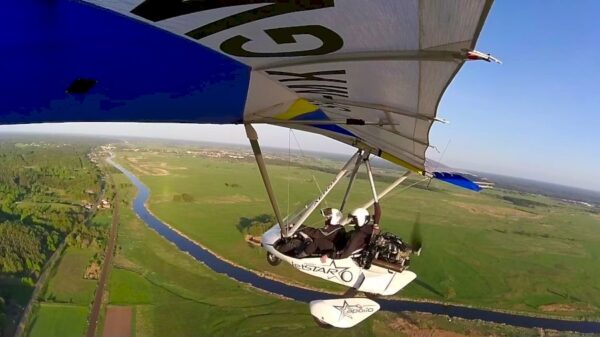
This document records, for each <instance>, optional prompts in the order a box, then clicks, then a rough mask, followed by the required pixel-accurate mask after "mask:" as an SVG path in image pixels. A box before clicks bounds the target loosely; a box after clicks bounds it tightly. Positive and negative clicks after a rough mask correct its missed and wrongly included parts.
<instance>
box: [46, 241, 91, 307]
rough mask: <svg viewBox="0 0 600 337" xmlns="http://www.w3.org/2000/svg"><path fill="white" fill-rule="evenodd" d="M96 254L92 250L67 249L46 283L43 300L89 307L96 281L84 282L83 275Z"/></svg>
mask: <svg viewBox="0 0 600 337" xmlns="http://www.w3.org/2000/svg"><path fill="white" fill-rule="evenodd" d="M96 252H97V250H96V249H92V248H78V247H68V248H67V249H66V250H65V252H64V253H63V256H62V257H61V260H60V261H59V264H58V266H57V267H56V270H55V272H54V274H53V275H52V277H51V278H50V281H49V282H48V288H47V289H46V292H45V294H44V298H45V299H46V300H49V301H53V302H58V303H75V304H81V305H86V306H87V305H89V304H90V303H91V302H92V299H93V296H94V291H95V290H96V284H97V281H96V280H86V279H84V278H83V275H84V272H85V269H86V267H87V266H88V264H89V261H90V259H91V258H92V256H94V254H95V253H96Z"/></svg>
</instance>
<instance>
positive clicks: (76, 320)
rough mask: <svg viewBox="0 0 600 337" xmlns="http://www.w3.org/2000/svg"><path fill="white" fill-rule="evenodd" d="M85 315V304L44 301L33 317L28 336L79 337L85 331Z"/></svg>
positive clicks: (86, 313)
mask: <svg viewBox="0 0 600 337" xmlns="http://www.w3.org/2000/svg"><path fill="white" fill-rule="evenodd" d="M87 315H88V307H87V306H80V305H70V304H49V303H44V304H42V305H40V307H39V310H38V311H37V313H36V314H35V316H34V317H33V325H32V327H31V331H30V333H29V336H30V337H81V336H83V334H84V332H85V327H86V322H87Z"/></svg>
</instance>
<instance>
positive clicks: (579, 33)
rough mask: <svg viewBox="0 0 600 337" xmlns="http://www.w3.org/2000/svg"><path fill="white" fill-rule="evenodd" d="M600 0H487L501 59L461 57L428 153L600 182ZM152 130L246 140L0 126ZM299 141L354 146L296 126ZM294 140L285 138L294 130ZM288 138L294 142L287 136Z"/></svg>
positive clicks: (566, 181) (268, 137)
mask: <svg viewBox="0 0 600 337" xmlns="http://www.w3.org/2000/svg"><path fill="white" fill-rule="evenodd" d="M598 13H600V1H595V0H578V1H566V0H562V1H551V0H530V1H508V0H498V1H496V2H495V3H494V5H493V7H492V9H491V11H490V13H489V15H488V18H487V21H486V24H485V26H484V28H483V31H482V33H481V35H480V37H479V40H478V43H477V47H476V48H477V50H479V51H483V52H486V53H487V52H489V53H492V54H493V55H494V56H496V57H498V58H499V59H501V60H502V62H503V64H502V65H497V64H490V63H486V62H481V61H480V62H468V63H467V64H465V66H463V68H462V70H461V71H460V72H459V74H458V76H457V77H456V78H455V79H454V81H453V82H452V84H451V85H450V86H449V88H448V90H447V91H446V93H445V94H444V96H443V98H442V101H441V104H440V106H439V109H438V117H441V118H444V119H447V120H449V121H450V124H440V123H437V124H435V125H434V126H433V128H432V132H431V134H430V140H431V144H432V145H435V146H436V147H437V148H438V149H439V151H440V152H437V151H436V150H434V149H430V150H429V151H428V157H429V158H431V159H434V160H438V161H439V160H441V161H442V162H443V163H444V164H447V165H449V166H452V167H456V168H461V169H470V170H476V171H481V172H490V173H497V174H503V175H510V176H517V177H523V178H530V179H535V180H541V181H548V182H554V183H558V184H563V185H570V186H576V187H582V188H586V189H592V190H598V191H600V155H598V153H600V109H599V107H600V25H599V24H598V21H597V20H598ZM257 130H258V132H259V137H260V139H261V143H262V144H263V145H265V146H285V147H287V144H288V139H289V136H290V135H289V131H288V129H285V128H278V127H272V126H264V125H261V126H258V127H257ZM22 131H27V132H44V133H46V132H50V133H78V134H94V135H97V134H106V135H116V136H118V135H129V136H150V137H156V138H171V139H183V140H203V141H215V142H228V143H236V144H246V143H247V139H246V137H245V134H244V131H243V127H242V126H216V125H177V124H169V125H165V124H155V125H150V124H135V123H119V124H117V123H107V124H94V123H66V124H50V125H26V126H0V132H1V133H5V132H22ZM295 133H296V136H297V138H298V140H299V142H300V144H301V146H302V148H303V149H304V150H317V151H326V152H339V153H348V154H350V153H352V152H353V150H352V149H351V148H350V147H348V146H346V145H343V144H340V143H338V142H335V141H333V140H329V139H327V138H325V137H322V136H318V135H311V134H307V133H304V132H300V131H295ZM292 139H293V138H292ZM292 144H293V145H294V144H295V141H292Z"/></svg>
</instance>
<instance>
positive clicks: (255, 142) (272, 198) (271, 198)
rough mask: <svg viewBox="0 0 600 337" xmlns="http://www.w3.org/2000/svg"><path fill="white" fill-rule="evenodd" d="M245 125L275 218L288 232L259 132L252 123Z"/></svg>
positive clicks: (282, 230)
mask: <svg viewBox="0 0 600 337" xmlns="http://www.w3.org/2000/svg"><path fill="white" fill-rule="evenodd" d="M244 127H245V128H246V136H248V140H250V146H252V151H253V152H254V158H256V164H258V170H259V171H260V176H261V177H262V180H263V183H264V184H265V189H266V190H267V194H268V195H269V201H271V206H272V207H273V212H275V218H276V219H277V223H278V224H279V227H281V232H282V233H286V225H285V223H284V222H283V218H282V217H281V212H280V211H279V205H278V204H277V199H276V198H275V193H274V192H273V188H272V187H271V180H270V179H269V173H268V172H267V166H266V165H265V161H264V159H263V155H262V152H261V151H260V145H259V144H258V134H257V133H256V130H254V127H252V125H250V124H244Z"/></svg>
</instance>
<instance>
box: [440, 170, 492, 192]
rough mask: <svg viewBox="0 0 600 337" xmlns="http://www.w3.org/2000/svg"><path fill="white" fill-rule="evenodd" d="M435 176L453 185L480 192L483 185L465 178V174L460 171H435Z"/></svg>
mask: <svg viewBox="0 0 600 337" xmlns="http://www.w3.org/2000/svg"><path fill="white" fill-rule="evenodd" d="M433 177H434V178H436V179H439V180H441V181H444V182H447V183H449V184H452V185H456V186H459V187H462V188H466V189H468V190H472V191H476V192H479V191H481V187H479V185H477V184H476V183H474V182H473V181H471V180H469V179H467V178H465V177H464V176H462V175H460V174H458V173H451V172H433Z"/></svg>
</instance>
